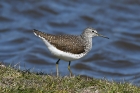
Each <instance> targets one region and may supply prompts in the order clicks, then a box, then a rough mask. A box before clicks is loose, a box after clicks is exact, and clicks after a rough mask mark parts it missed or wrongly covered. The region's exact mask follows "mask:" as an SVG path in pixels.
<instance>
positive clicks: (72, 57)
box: [41, 37, 86, 61]
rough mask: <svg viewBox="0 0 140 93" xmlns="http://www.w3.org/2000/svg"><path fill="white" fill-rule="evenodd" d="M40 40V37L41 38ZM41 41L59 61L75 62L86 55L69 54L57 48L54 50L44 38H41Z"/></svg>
mask: <svg viewBox="0 0 140 93" xmlns="http://www.w3.org/2000/svg"><path fill="white" fill-rule="evenodd" d="M41 38H42V37H41ZM42 40H43V41H44V43H45V44H46V45H47V47H48V49H49V50H50V52H51V53H52V54H53V55H54V56H56V57H57V58H59V59H63V60H65V61H73V60H77V59H80V58H82V57H83V56H85V55H86V53H81V54H72V53H69V52H63V51H61V50H58V49H57V48H55V47H54V46H53V45H51V44H50V43H49V42H48V41H47V40H45V39H44V38H42Z"/></svg>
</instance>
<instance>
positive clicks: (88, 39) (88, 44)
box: [81, 34, 92, 52]
mask: <svg viewBox="0 0 140 93" xmlns="http://www.w3.org/2000/svg"><path fill="white" fill-rule="evenodd" d="M81 38H82V39H83V42H84V43H85V46H86V52H89V51H90V50H91V48H92V37H88V36H86V35H84V34H81Z"/></svg>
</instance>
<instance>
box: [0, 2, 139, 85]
mask: <svg viewBox="0 0 140 93" xmlns="http://www.w3.org/2000/svg"><path fill="white" fill-rule="evenodd" d="M89 26H90V27H93V28H95V29H96V30H97V31H98V32H99V33H101V34H103V35H105V36H108V37H109V38H110V39H109V40H108V39H104V38H101V37H94V38H93V48H92V50H91V51H90V52H89V53H88V55H87V56H85V57H84V58H82V59H79V60H76V61H73V62H72V63H71V70H72V72H73V73H74V74H75V75H85V76H89V77H95V78H104V77H105V78H106V79H108V80H115V81H124V80H125V81H128V82H132V83H133V84H137V85H140V1H139V0H104V1H103V0H94V1H85V0H71V1H64V0H41V1H40V0H36V1H34V0H28V1H22V0H2V1H0V61H1V62H4V63H5V64H7V65H8V64H18V65H20V69H32V71H35V72H36V71H37V72H38V71H41V72H44V73H48V74H53V75H55V74H56V68H55V62H56V61H57V58H55V57H54V56H53V55H51V54H50V52H49V51H48V49H47V48H46V46H45V44H44V43H43V42H42V40H41V39H39V38H38V37H36V36H35V35H34V34H33V32H32V30H33V29H38V30H41V31H43V32H46V33H50V34H76V35H78V34H81V32H82V31H83V30H84V29H85V28H86V27H89ZM67 65H68V62H65V61H63V60H61V61H60V64H59V70H60V74H61V75H62V76H63V75H69V72H68V70H67Z"/></svg>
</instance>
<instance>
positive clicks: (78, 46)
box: [34, 30, 85, 54]
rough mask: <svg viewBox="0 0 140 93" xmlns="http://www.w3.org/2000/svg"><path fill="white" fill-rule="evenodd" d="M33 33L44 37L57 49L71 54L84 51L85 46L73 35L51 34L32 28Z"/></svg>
mask: <svg viewBox="0 0 140 93" xmlns="http://www.w3.org/2000/svg"><path fill="white" fill-rule="evenodd" d="M34 33H35V34H36V35H37V36H41V37H43V38H45V39H46V40H47V41H48V42H49V43H50V44H52V45H53V46H55V47H56V48H57V49H59V50H62V51H65V52H69V53H73V54H80V53H83V52H85V46H84V45H83V42H82V40H81V39H80V37H77V36H74V35H51V34H46V33H44V32H41V31H38V30H34Z"/></svg>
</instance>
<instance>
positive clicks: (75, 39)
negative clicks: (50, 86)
mask: <svg viewBox="0 0 140 93" xmlns="http://www.w3.org/2000/svg"><path fill="white" fill-rule="evenodd" d="M33 32H34V34H35V35H36V36H38V37H40V38H41V39H42V40H43V41H44V43H45V44H46V46H47V47H48V49H49V51H50V52H51V53H52V54H53V55H54V56H56V57H57V58H58V60H57V62H56V71H57V76H59V72H58V64H59V61H60V59H62V60H65V61H67V62H69V64H68V70H69V72H70V76H71V75H72V72H71V69H70V64H71V61H73V60H77V59H80V58H82V57H84V56H85V55H86V54H87V53H88V52H89V51H90V50H91V48H92V37H95V36H101V37H104V38H107V39H109V38H108V37H106V36H103V35H101V34H99V33H98V32H97V31H96V30H95V29H94V28H91V27H88V28H86V29H85V30H84V31H83V32H82V33H81V34H80V35H52V34H48V33H44V32H41V31H38V30H36V29H34V30H33Z"/></svg>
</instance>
